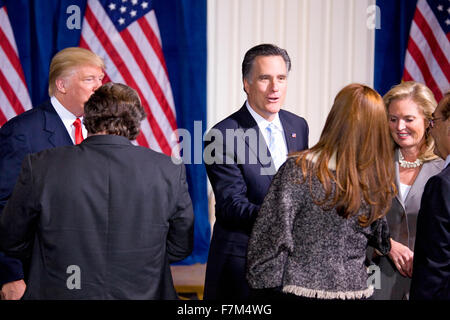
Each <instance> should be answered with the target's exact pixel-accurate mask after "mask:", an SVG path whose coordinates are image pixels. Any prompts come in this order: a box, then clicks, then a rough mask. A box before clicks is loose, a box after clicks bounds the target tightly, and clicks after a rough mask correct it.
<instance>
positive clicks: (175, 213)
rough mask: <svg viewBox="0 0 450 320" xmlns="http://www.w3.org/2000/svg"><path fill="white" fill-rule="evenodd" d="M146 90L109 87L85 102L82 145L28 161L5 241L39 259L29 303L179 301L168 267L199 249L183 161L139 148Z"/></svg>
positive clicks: (5, 223)
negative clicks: (195, 245) (142, 99)
mask: <svg viewBox="0 0 450 320" xmlns="http://www.w3.org/2000/svg"><path fill="white" fill-rule="evenodd" d="M144 118H145V112H144V110H143V107H142V106H141V102H140V99H139V96H138V94H137V93H136V91H135V90H133V89H131V88H130V87H128V86H125V85H123V84H113V83H107V84H105V85H103V86H102V87H100V88H99V89H98V90H97V91H96V92H95V93H94V94H93V95H92V96H91V97H90V99H89V100H88V101H87V102H86V104H85V117H84V122H85V125H86V128H87V130H88V137H87V139H85V140H84V141H83V142H82V143H81V144H79V145H76V146H66V147H59V148H53V149H48V150H45V151H42V152H40V153H37V154H32V155H27V156H26V157H25V160H24V162H23V165H22V171H21V174H20V176H19V179H18V183H17V184H16V186H15V188H14V191H13V193H12V195H11V198H10V200H9V201H8V203H7V205H6V207H5V209H4V211H3V215H2V217H1V219H0V240H1V241H0V245H1V246H2V248H3V250H4V251H5V252H6V253H7V254H8V255H10V256H13V257H16V258H19V259H23V260H26V259H29V257H30V259H31V263H30V276H29V280H28V283H27V290H26V292H25V295H24V298H26V299H102V300H103V299H176V298H177V295H176V292H175V289H174V286H173V281H172V276H171V273H170V265H169V264H170V263H171V262H175V261H179V260H181V259H184V258H185V257H187V256H188V255H189V254H190V253H191V251H192V248H193V221H194V213H193V209H192V203H191V199H190V196H189V192H188V186H187V183H186V175H185V168H184V165H176V164H174V163H173V162H172V160H171V158H170V157H168V156H166V155H164V154H161V153H158V152H155V151H152V150H150V149H147V148H143V147H139V146H135V145H133V144H132V143H131V141H130V140H134V139H135V138H136V136H137V135H138V134H139V128H140V122H141V121H142V120H143V119H144Z"/></svg>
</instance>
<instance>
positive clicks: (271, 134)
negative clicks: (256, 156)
mask: <svg viewBox="0 0 450 320" xmlns="http://www.w3.org/2000/svg"><path fill="white" fill-rule="evenodd" d="M266 130H267V140H268V141H269V151H270V155H271V157H272V160H273V163H274V165H275V168H276V169H277V170H278V168H279V167H281V165H282V164H283V162H284V160H285V157H284V155H283V154H282V151H280V149H281V148H280V144H282V143H284V142H283V140H282V139H283V136H282V134H281V132H280V130H278V128H277V127H276V126H275V125H274V124H273V123H269V125H268V126H267V127H266Z"/></svg>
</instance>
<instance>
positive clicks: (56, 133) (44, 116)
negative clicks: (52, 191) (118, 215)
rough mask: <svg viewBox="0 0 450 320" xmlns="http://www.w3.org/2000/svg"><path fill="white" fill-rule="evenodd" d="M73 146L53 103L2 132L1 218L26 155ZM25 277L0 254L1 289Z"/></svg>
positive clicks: (30, 112) (17, 119) (14, 121)
mask: <svg viewBox="0 0 450 320" xmlns="http://www.w3.org/2000/svg"><path fill="white" fill-rule="evenodd" d="M69 145H73V142H72V139H71V138H70V136H69V133H68V132H67V130H66V128H65V127H64V124H63V122H62V121H61V119H60V118H59V116H58V114H57V113H56V111H55V109H54V108H53V106H52V104H51V103H50V101H46V102H44V103H43V104H41V105H39V106H37V107H35V108H33V109H31V110H28V111H26V112H24V113H22V114H20V115H18V116H16V117H14V118H12V119H11V120H9V121H8V122H7V123H5V124H4V125H3V126H2V127H1V128H0V216H1V212H2V210H3V208H4V206H5V205H6V202H7V201H8V199H9V197H10V195H11V192H12V190H13V188H14V185H15V184H16V181H17V177H18V176H19V172H20V168H21V164H22V161H23V159H24V158H25V155H27V154H30V153H35V152H39V151H42V150H45V149H49V148H54V147H60V146H69ZM23 277H24V274H23V270H22V264H21V263H20V261H18V260H17V259H13V258H11V257H8V256H5V255H4V254H3V253H2V252H0V286H1V285H2V284H3V283H6V282H10V281H14V280H19V279H22V278H23Z"/></svg>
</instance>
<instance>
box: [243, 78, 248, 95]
mask: <svg viewBox="0 0 450 320" xmlns="http://www.w3.org/2000/svg"><path fill="white" fill-rule="evenodd" d="M242 82H243V84H244V91H245V93H246V94H248V87H249V83H248V81H247V79H245V78H244V79H242Z"/></svg>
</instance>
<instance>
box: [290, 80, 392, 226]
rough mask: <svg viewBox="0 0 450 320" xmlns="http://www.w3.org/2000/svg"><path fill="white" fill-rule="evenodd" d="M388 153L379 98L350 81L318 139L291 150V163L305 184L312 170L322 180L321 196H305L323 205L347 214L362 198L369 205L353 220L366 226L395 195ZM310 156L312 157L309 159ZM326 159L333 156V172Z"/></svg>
mask: <svg viewBox="0 0 450 320" xmlns="http://www.w3.org/2000/svg"><path fill="white" fill-rule="evenodd" d="M393 154H394V153H393V149H392V144H391V141H390V134H389V129H388V122H387V117H386V112H385V107H384V103H383V99H382V98H381V96H380V95H379V94H378V93H377V92H376V91H375V90H373V89H371V88H369V87H367V86H365V85H361V84H350V85H348V86H346V87H344V88H343V89H342V90H341V91H340V92H339V93H338V94H337V96H336V98H335V100H334V103H333V106H332V108H331V111H330V113H329V114H328V117H327V120H326V122H325V126H324V129H323V131H322V134H321V136H320V139H319V142H318V143H317V144H316V145H315V146H314V147H312V148H311V149H309V150H306V151H302V152H299V153H297V155H298V158H297V165H299V166H300V167H301V170H302V172H303V175H304V177H305V181H306V179H307V178H308V177H309V183H310V186H311V177H312V175H313V174H315V175H316V176H317V178H318V179H319V181H320V182H321V183H322V185H323V187H324V190H325V197H324V199H316V198H314V197H315V195H313V194H312V193H311V196H312V197H313V198H314V201H315V203H316V204H318V205H321V206H322V207H323V208H324V209H328V210H329V209H331V208H336V210H337V212H338V214H339V215H341V216H343V217H345V218H348V217H350V216H352V215H355V214H357V213H358V212H359V210H360V209H361V200H362V199H363V198H364V200H365V202H366V203H367V205H368V206H369V208H370V209H368V212H365V213H364V214H362V215H360V216H359V223H360V225H361V226H368V225H369V224H371V223H372V222H373V221H375V220H377V219H379V218H381V217H383V216H384V215H385V214H386V213H387V210H388V209H389V207H390V204H391V201H392V198H393V196H394V194H395V191H396V188H395V183H394V177H395V173H394V155H393ZM311 155H313V156H315V158H316V161H310V160H309V159H311ZM331 159H336V166H335V168H334V169H333V170H335V172H333V171H332V170H331V169H330V162H331ZM331 181H333V182H334V183H335V184H336V188H335V192H332V184H331ZM332 193H334V196H332Z"/></svg>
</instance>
